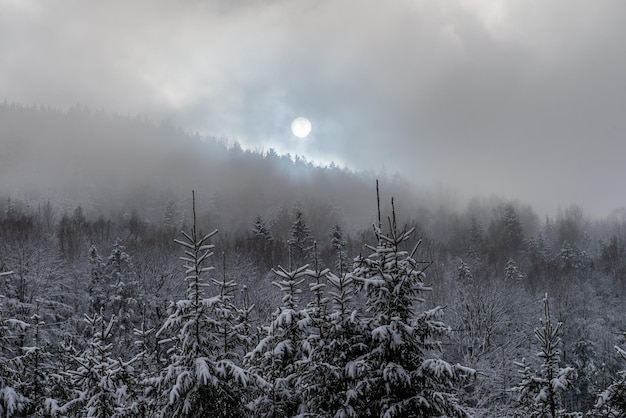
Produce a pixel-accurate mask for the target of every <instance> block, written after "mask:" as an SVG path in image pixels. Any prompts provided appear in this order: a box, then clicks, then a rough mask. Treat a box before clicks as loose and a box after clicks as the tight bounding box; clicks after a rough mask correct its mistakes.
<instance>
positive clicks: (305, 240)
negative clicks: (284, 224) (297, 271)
mask: <svg viewBox="0 0 626 418" xmlns="http://www.w3.org/2000/svg"><path fill="white" fill-rule="evenodd" d="M294 217H295V220H294V222H293V224H292V225H291V239H290V241H289V243H290V251H291V256H290V257H291V261H292V262H293V264H294V265H296V266H298V265H302V264H305V263H306V262H307V261H308V260H310V259H312V257H311V255H312V253H311V249H312V245H313V237H312V236H311V228H309V226H308V225H307V223H306V221H305V220H304V213H302V210H301V209H300V208H299V207H296V208H295V210H294Z"/></svg>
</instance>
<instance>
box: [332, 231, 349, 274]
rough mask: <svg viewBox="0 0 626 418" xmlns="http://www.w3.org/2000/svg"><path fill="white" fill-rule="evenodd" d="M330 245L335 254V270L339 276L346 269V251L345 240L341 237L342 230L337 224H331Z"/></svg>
mask: <svg viewBox="0 0 626 418" xmlns="http://www.w3.org/2000/svg"><path fill="white" fill-rule="evenodd" d="M330 239H331V241H330V246H331V248H332V250H333V251H334V253H335V254H336V261H335V265H334V267H335V270H336V271H337V272H338V274H339V275H340V276H341V275H342V274H344V273H346V272H347V271H348V268H349V266H348V254H347V253H346V241H345V240H344V237H343V230H342V229H341V227H340V226H339V225H335V226H333V229H331V231H330Z"/></svg>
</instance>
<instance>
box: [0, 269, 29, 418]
mask: <svg viewBox="0 0 626 418" xmlns="http://www.w3.org/2000/svg"><path fill="white" fill-rule="evenodd" d="M12 273H13V272H6V273H2V274H0V276H9V275H10V274H12ZM3 308H4V307H3V306H2V305H0V416H1V417H10V416H16V415H19V414H20V413H22V412H23V411H24V410H25V409H26V405H27V403H28V398H26V397H25V396H24V395H23V394H22V393H20V392H19V391H18V390H17V387H18V386H19V380H18V377H19V373H18V370H17V369H16V367H15V366H16V364H15V362H14V359H15V356H16V354H15V350H14V349H13V348H12V347H14V341H12V340H13V339H14V336H15V333H16V331H17V332H19V333H23V332H24V331H25V330H26V328H27V327H28V324H27V323H25V322H23V321H19V320H16V319H13V318H5V317H4V312H3V311H4V309H3Z"/></svg>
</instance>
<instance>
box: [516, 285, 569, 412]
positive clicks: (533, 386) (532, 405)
mask: <svg viewBox="0 0 626 418" xmlns="http://www.w3.org/2000/svg"><path fill="white" fill-rule="evenodd" d="M543 306H544V316H545V317H544V319H543V320H542V321H541V322H542V326H541V328H536V329H535V337H536V338H537V341H538V342H539V348H540V351H539V353H537V357H539V359H540V360H541V368H540V371H539V373H534V374H533V372H532V369H531V368H530V367H529V365H528V364H527V363H526V361H525V360H523V361H522V362H521V363H516V365H517V366H518V367H519V369H520V375H521V381H520V383H519V385H517V386H516V387H515V388H513V390H514V391H515V392H519V394H520V395H519V396H520V397H519V402H520V407H521V409H522V411H523V412H524V415H525V416H528V417H550V418H557V417H566V416H576V414H573V415H570V414H569V413H568V412H567V411H565V410H564V409H563V405H562V402H561V397H562V394H563V392H564V391H565V390H566V389H569V388H570V387H571V386H572V383H573V381H574V379H576V370H575V369H573V368H571V367H565V368H561V367H560V366H559V362H560V360H561V351H560V350H559V348H558V346H559V345H560V344H561V338H560V337H559V334H560V330H561V323H560V322H557V323H556V324H555V323H553V322H552V318H551V317H550V306H549V304H548V295H547V294H546V295H545V297H544V299H543Z"/></svg>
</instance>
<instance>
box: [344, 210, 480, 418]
mask: <svg viewBox="0 0 626 418" xmlns="http://www.w3.org/2000/svg"><path fill="white" fill-rule="evenodd" d="M393 207H394V204H393V199H392V208H393ZM413 232H414V228H411V229H409V230H406V229H405V230H400V229H398V227H397V224H396V215H395V209H393V210H392V218H391V219H389V231H388V232H387V233H384V232H383V231H382V229H381V227H380V225H379V224H376V225H374V233H375V235H376V238H377V241H378V244H377V246H376V247H373V246H367V248H369V249H370V250H371V251H372V253H371V254H370V255H369V256H368V257H366V258H363V257H361V258H359V259H358V260H357V263H356V267H355V269H354V270H353V272H352V273H351V274H350V275H351V277H352V279H353V280H355V281H356V282H358V283H359V285H360V286H362V288H363V289H364V290H365V293H366V297H367V300H366V311H367V317H366V318H365V326H366V327H367V332H366V335H365V336H364V337H365V338H364V341H365V342H366V343H367V344H368V348H367V352H366V353H365V354H364V355H362V356H361V357H360V358H359V359H358V360H357V361H353V362H351V363H350V364H349V373H350V375H351V376H353V377H354V378H355V379H356V380H357V382H356V385H355V387H354V389H353V390H354V392H350V396H351V405H352V406H353V408H354V416H358V417H386V418H390V417H414V416H443V415H445V416H449V417H468V416H469V413H468V412H467V411H466V410H465V408H463V407H462V406H461V405H460V403H459V401H458V399H457V397H456V394H455V385H457V384H458V383H460V382H462V381H463V380H464V379H466V378H468V377H470V376H473V375H474V373H475V372H474V370H472V369H469V368H466V367H463V366H460V365H458V364H457V365H451V364H449V363H448V362H446V361H444V360H443V359H441V358H440V357H439V353H440V341H439V338H441V337H444V336H446V335H447V334H448V333H449V332H450V328H449V327H448V326H447V325H446V324H445V323H444V322H442V316H443V308H441V307H436V308H433V309H429V310H426V311H423V312H419V313H418V312H417V309H418V304H420V303H422V302H423V301H424V300H423V299H422V298H421V294H422V293H424V292H427V291H429V290H430V288H429V287H427V286H425V285H424V282H423V279H424V277H425V275H424V272H423V270H422V268H421V264H420V263H419V262H417V261H415V259H414V258H413V256H414V255H415V252H416V251H417V248H418V246H419V243H418V244H417V245H416V246H415V248H414V249H413V251H412V252H411V253H409V252H408V251H406V250H403V249H402V248H401V247H402V245H403V244H405V243H406V241H408V240H409V239H410V237H411V234H412V233H413Z"/></svg>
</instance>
